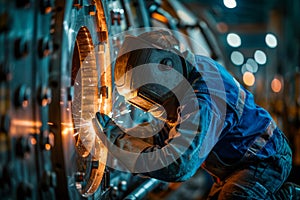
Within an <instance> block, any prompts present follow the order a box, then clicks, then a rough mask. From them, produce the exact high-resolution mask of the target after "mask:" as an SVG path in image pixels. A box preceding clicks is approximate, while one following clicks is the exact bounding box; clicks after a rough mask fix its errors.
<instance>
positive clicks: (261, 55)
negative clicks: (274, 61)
mask: <svg viewBox="0 0 300 200" xmlns="http://www.w3.org/2000/svg"><path fill="white" fill-rule="evenodd" d="M254 59H255V61H256V62H257V63H258V64H260V65H263V64H266V62H267V55H266V54H265V52H263V51H262V50H256V51H255V53H254Z"/></svg>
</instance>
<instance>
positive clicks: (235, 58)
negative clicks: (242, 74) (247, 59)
mask: <svg viewBox="0 0 300 200" xmlns="http://www.w3.org/2000/svg"><path fill="white" fill-rule="evenodd" d="M230 59H231V62H232V63H233V64H235V65H241V64H243V63H244V56H243V54H242V53H241V52H239V51H233V52H232V53H231V55H230Z"/></svg>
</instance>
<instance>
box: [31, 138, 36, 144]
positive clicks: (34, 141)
mask: <svg viewBox="0 0 300 200" xmlns="http://www.w3.org/2000/svg"><path fill="white" fill-rule="evenodd" d="M30 143H31V144H32V145H36V139H35V138H33V137H32V138H31V139H30Z"/></svg>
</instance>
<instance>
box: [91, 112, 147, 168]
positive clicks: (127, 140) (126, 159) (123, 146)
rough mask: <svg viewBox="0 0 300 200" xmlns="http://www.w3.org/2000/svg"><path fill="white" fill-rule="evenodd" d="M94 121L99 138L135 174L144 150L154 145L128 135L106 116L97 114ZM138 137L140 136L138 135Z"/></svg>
mask: <svg viewBox="0 0 300 200" xmlns="http://www.w3.org/2000/svg"><path fill="white" fill-rule="evenodd" d="M92 121H93V126H94V129H95V132H96V134H97V136H98V137H99V138H100V140H101V141H102V142H103V143H104V145H105V146H106V147H107V148H108V151H109V152H110V153H111V154H112V155H113V156H114V157H115V158H117V159H118V160H119V161H120V162H122V163H123V164H124V165H125V166H126V167H127V168H128V169H129V170H130V171H131V172H134V171H135V164H136V160H137V158H138V157H139V155H140V154H141V153H142V151H143V150H144V149H146V148H149V147H151V146H152V144H149V143H146V142H144V141H143V140H142V139H141V138H138V137H134V136H132V135H129V134H126V133H125V132H124V131H123V130H122V129H121V128H120V127H118V125H116V124H115V123H114V122H113V120H112V119H111V118H110V117H109V116H107V115H105V114H102V113H99V112H97V113H96V116H95V118H94V119H93V120H92ZM136 135H138V134H137V133H136Z"/></svg>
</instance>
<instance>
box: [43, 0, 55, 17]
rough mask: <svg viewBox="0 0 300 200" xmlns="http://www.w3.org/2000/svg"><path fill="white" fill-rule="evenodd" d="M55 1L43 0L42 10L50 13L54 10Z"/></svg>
mask: <svg viewBox="0 0 300 200" xmlns="http://www.w3.org/2000/svg"><path fill="white" fill-rule="evenodd" d="M52 7H53V2H52V0H42V2H41V12H42V14H48V13H50V12H51V11H52Z"/></svg>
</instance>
